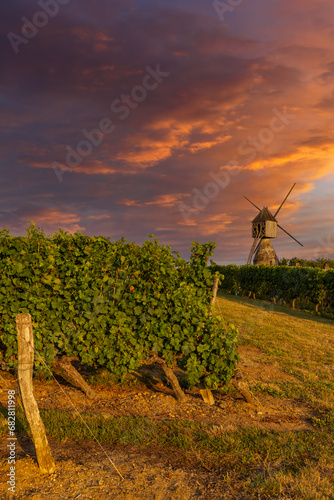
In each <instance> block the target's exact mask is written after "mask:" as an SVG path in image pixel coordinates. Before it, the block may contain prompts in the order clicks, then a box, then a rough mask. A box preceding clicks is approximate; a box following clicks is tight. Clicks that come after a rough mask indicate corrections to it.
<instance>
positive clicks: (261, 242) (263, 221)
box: [244, 183, 303, 266]
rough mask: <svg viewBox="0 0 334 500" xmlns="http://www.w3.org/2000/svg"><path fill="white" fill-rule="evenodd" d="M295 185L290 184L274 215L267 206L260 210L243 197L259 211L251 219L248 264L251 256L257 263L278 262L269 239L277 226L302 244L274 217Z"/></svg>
mask: <svg viewBox="0 0 334 500" xmlns="http://www.w3.org/2000/svg"><path fill="white" fill-rule="evenodd" d="M295 185H296V183H295V184H294V185H293V186H292V188H291V189H290V191H289V192H288V194H287V195H286V197H285V198H284V200H283V201H282V203H281V204H280V206H279V207H278V209H277V210H276V212H275V214H274V215H273V214H272V213H271V212H270V211H269V210H268V207H263V208H262V210H261V209H260V208H259V207H257V206H256V205H255V203H253V202H252V201H251V200H249V199H248V198H247V197H246V196H245V197H244V198H246V200H247V201H249V203H251V204H252V205H253V206H254V207H255V208H257V210H258V211H259V213H258V215H257V216H256V217H255V219H253V220H252V237H253V239H254V241H253V245H252V247H251V250H250V252H249V255H248V260H247V264H248V265H249V264H251V263H252V260H253V257H254V261H253V263H254V264H257V265H260V264H267V265H271V266H273V265H276V264H278V258H277V255H276V252H275V250H274V247H273V246H272V244H271V241H270V239H271V238H277V227H279V228H280V229H281V230H282V231H284V233H286V234H287V235H288V236H290V238H292V239H293V240H295V241H296V242H297V243H298V244H299V245H301V246H303V245H302V244H301V243H300V242H299V241H298V240H296V238H294V237H293V236H292V235H291V234H290V233H288V232H287V231H286V230H285V229H283V228H282V226H280V225H279V224H278V222H277V219H276V216H277V215H278V213H279V211H280V210H281V208H282V206H283V204H284V203H285V202H286V200H287V198H288V196H289V195H290V193H291V191H292V190H293V188H294V187H295Z"/></svg>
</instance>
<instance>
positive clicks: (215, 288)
mask: <svg viewBox="0 0 334 500" xmlns="http://www.w3.org/2000/svg"><path fill="white" fill-rule="evenodd" d="M218 283H219V278H218V277H217V276H215V277H214V278H213V286H212V298H211V300H210V306H211V312H212V308H213V306H214V305H215V302H216V297H217V291H218Z"/></svg>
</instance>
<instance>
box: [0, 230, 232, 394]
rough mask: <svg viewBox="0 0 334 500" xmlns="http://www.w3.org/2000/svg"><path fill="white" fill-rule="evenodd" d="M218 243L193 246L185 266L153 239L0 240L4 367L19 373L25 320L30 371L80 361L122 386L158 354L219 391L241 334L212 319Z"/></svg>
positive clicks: (1, 236) (32, 235)
mask: <svg viewBox="0 0 334 500" xmlns="http://www.w3.org/2000/svg"><path fill="white" fill-rule="evenodd" d="M214 247H215V243H212V242H208V243H206V244H204V245H201V244H199V243H197V242H196V241H195V242H194V243H193V244H192V247H191V250H192V254H191V259H190V262H189V263H188V262H186V261H185V260H183V259H181V258H180V255H179V254H177V253H176V252H171V249H170V247H169V246H165V245H162V246H160V245H159V241H158V240H156V239H153V237H152V238H151V239H150V240H148V241H145V242H144V244H143V245H142V247H140V246H138V245H135V244H134V243H128V242H127V241H126V240H125V239H124V238H123V239H121V240H119V241H116V242H111V241H110V240H109V239H108V238H105V237H102V236H99V237H88V236H84V235H83V234H81V233H79V232H78V233H75V234H74V235H70V234H68V233H65V232H63V231H59V232H58V233H55V234H54V235H53V236H46V235H45V234H44V233H43V231H42V230H41V229H40V228H38V229H36V228H35V226H34V225H31V226H30V227H29V228H28V229H27V236H26V237H24V236H18V237H14V236H10V235H9V232H8V231H7V230H3V231H2V232H1V233H0V262H1V267H0V272H1V287H0V298H1V304H2V307H1V311H0V361H1V356H2V358H3V359H4V361H5V362H6V363H7V366H8V367H14V368H15V367H16V365H17V357H16V356H17V340H16V327H15V316H16V314H18V313H30V314H31V316H32V321H33V330H34V342H35V348H36V351H37V352H36V356H35V364H36V368H39V369H40V370H43V361H44V362H46V364H47V365H51V363H52V361H53V360H54V357H55V356H56V355H57V354H59V355H60V354H65V355H67V356H78V357H79V359H80V361H81V362H82V363H85V364H86V365H89V366H95V367H97V366H101V367H105V368H107V369H108V370H109V371H110V372H111V373H113V374H114V375H116V376H118V377H123V376H125V375H126V373H127V372H128V371H132V370H135V369H137V368H138V367H139V366H140V364H141V363H142V362H143V361H144V360H145V359H146V358H148V357H149V356H151V355H153V354H157V355H158V356H160V357H161V358H163V359H165V360H166V362H167V364H168V365H169V366H172V365H177V366H179V367H181V368H183V369H185V370H186V372H187V377H188V383H189V385H194V384H197V383H198V382H199V381H203V382H204V383H205V385H206V387H212V388H215V387H218V386H219V385H225V384H227V382H228V381H229V379H230V378H231V377H232V375H233V373H234V370H235V367H236V364H237V354H236V344H237V331H236V330H235V328H234V327H231V326H228V325H225V323H224V320H223V319H222V318H220V317H216V316H212V315H211V314H210V297H211V288H212V284H213V275H212V273H211V271H210V269H209V268H208V266H207V261H208V259H209V257H210V256H211V255H212V252H213V250H214Z"/></svg>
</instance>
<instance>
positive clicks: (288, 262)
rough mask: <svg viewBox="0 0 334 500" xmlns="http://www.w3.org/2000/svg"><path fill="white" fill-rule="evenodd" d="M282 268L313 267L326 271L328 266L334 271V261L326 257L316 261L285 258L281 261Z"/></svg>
mask: <svg viewBox="0 0 334 500" xmlns="http://www.w3.org/2000/svg"><path fill="white" fill-rule="evenodd" d="M279 265H280V266H290V267H295V266H300V267H313V268H317V269H324V268H325V266H327V267H328V268H329V269H334V260H331V259H327V258H326V257H319V258H318V259H316V260H307V259H299V258H298V257H293V258H292V259H286V258H283V259H281V260H280V261H279Z"/></svg>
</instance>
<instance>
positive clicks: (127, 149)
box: [0, 0, 334, 263]
mask: <svg viewBox="0 0 334 500" xmlns="http://www.w3.org/2000/svg"><path fill="white" fill-rule="evenodd" d="M42 5H44V6H45V7H44V9H43V7H42ZM50 6H51V7H50ZM52 6H53V7H52ZM52 8H53V9H54V10H53V11H52ZM0 9H1V16H0V19H1V21H0V29H1V32H2V35H3V42H4V43H2V44H1V48H0V61H1V68H2V78H1V82H0V103H1V107H2V113H1V117H0V130H1V134H2V138H3V141H2V145H1V149H0V163H1V167H2V183H1V186H2V197H1V204H0V219H1V225H2V227H9V228H10V229H11V231H12V232H13V234H23V233H24V230H25V228H26V227H27V225H28V221H29V220H33V221H34V222H36V224H37V225H39V226H42V227H43V228H44V229H45V231H46V232H47V233H51V232H53V231H56V230H58V228H59V227H61V228H63V229H65V230H68V231H70V232H74V231H82V232H84V233H85V234H91V235H93V234H104V235H106V236H110V237H111V238H113V239H118V238H121V237H122V236H125V237H126V238H127V239H128V240H133V241H136V242H138V243H141V242H142V241H144V240H145V239H146V237H147V234H149V233H154V234H155V235H156V236H157V237H158V238H160V239H161V241H162V242H164V243H168V244H171V245H172V246H173V248H174V249H176V250H179V251H181V252H182V253H183V254H184V256H186V257H187V256H188V254H189V248H190V244H191V242H192V241H193V240H194V239H197V240H199V241H202V242H204V241H207V240H214V241H217V249H216V252H215V256H214V260H215V261H217V262H238V263H242V262H245V261H246V259H247V255H248V249H249V247H250V246H251V243H252V240H251V236H250V221H251V220H252V218H253V217H254V216H255V215H256V209H254V207H252V206H251V205H249V203H248V202H247V201H246V200H245V199H244V198H243V195H246V196H248V197H249V198H250V199H252V201H254V203H256V204H258V205H260V206H261V207H262V205H266V206H268V207H269V208H271V209H272V210H275V208H277V207H278V206H279V204H280V202H281V201H282V199H283V198H284V196H285V195H286V193H287V192H288V190H289V189H290V187H291V186H292V184H293V183H295V182H296V187H295V189H294V191H293V192H292V194H291V197H290V198H289V200H288V202H287V203H286V204H285V206H284V208H283V209H282V211H281V213H280V216H281V220H280V221H281V222H282V224H283V226H284V227H286V228H287V230H288V231H289V232H292V234H293V235H294V236H296V237H297V238H298V239H299V240H302V241H303V242H304V244H305V245H304V248H303V249H301V247H298V246H297V245H296V244H295V243H294V242H293V241H292V240H289V239H288V237H286V236H285V235H284V234H283V233H281V234H280V235H279V238H278V240H277V241H276V242H275V243H274V244H275V248H277V251H278V253H279V256H287V257H292V256H294V255H297V254H298V255H302V256H305V257H310V258H312V257H314V255H316V254H321V255H322V254H325V253H326V252H327V254H328V255H329V254H331V253H332V254H333V255H334V245H333V246H332V247H333V248H331V247H330V243H328V241H327V240H326V244H325V243H324V241H325V240H324V238H325V236H324V235H327V234H328V233H329V232H330V231H331V226H332V221H331V219H330V216H329V215H328V213H329V212H328V209H327V208H326V207H325V203H326V204H327V206H328V204H329V205H331V204H332V203H333V202H332V201H331V196H330V194H329V193H327V191H326V192H325V191H324V190H325V189H328V186H333V181H334V179H333V157H334V147H333V130H334V127H333V123H332V122H333V118H332V113H333V103H334V57H333V51H332V47H333V41H334V6H333V4H332V3H331V2H330V1H329V0H321V1H319V0H303V2H302V1H301V0H296V1H294V2H293V3H291V2H288V0H273V1H272V2H268V1H265V0H254V1H253V2H251V3H250V2H241V3H240V5H239V6H237V7H235V8H234V10H233V11H230V12H228V13H226V15H225V16H224V21H222V20H221V19H220V18H219V16H218V14H217V12H216V10H215V8H214V6H213V3H212V2H200V1H199V0H192V1H190V0H181V1H178V2H176V1H174V0H171V1H169V2H167V1H162V0H159V1H143V0H137V1H134V0H122V1H121V0H115V1H113V2H109V1H107V0H99V1H98V2H96V3H92V2H89V1H88V0H81V1H80V2H79V0H69V1H68V2H66V1H64V0H62V2H60V1H59V2H57V0H50V1H49V2H48V1H47V0H45V2H43V1H40V2H29V3H27V2H25V1H23V0H13V1H11V2H10V3H8V5H7V4H6V6H3V7H1V8H0ZM48 9H49V10H48ZM50 9H51V10H50ZM41 12H44V14H41ZM52 12H53V13H52ZM38 13H39V14H38ZM43 20H44V21H43ZM36 25H38V26H36ZM231 167H233V168H231ZM314 200H317V201H316V202H314ZM322 200H324V201H323V202H322ZM254 212H255V213H254ZM333 241H334V238H333ZM333 255H331V256H332V257H333Z"/></svg>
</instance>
